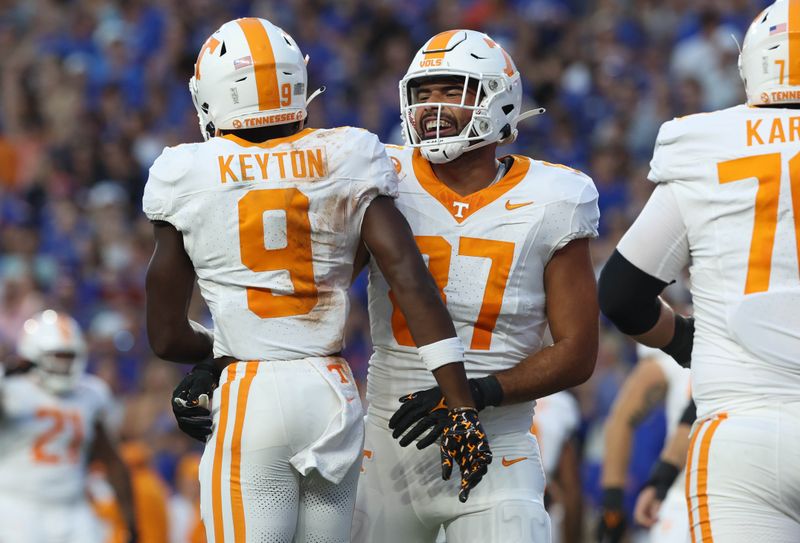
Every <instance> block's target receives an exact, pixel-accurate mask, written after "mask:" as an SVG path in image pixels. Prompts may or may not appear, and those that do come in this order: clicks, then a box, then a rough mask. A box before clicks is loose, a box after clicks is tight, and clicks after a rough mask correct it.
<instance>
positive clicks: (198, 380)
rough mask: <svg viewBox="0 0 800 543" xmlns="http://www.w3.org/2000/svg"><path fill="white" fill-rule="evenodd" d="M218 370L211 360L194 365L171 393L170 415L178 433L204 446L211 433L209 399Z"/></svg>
mask: <svg viewBox="0 0 800 543" xmlns="http://www.w3.org/2000/svg"><path fill="white" fill-rule="evenodd" d="M219 376H220V371H219V370H218V369H217V368H216V366H215V365H214V362H213V361H211V360H207V361H203V362H200V363H199V364H197V365H196V366H195V367H194V368H192V370H191V371H190V372H189V373H187V374H186V375H185V376H184V377H183V379H182V380H181V382H180V383H178V386H177V387H175V390H174V391H173V392H172V413H173V414H174V415H175V420H177V421H178V428H180V429H181V431H182V432H183V433H184V434H186V435H188V436H190V437H193V438H194V439H196V440H198V441H202V442H204V443H205V441H206V439H207V438H208V436H209V435H210V434H211V422H212V420H211V410H210V399H211V396H212V394H213V392H214V389H215V388H217V383H218V382H219Z"/></svg>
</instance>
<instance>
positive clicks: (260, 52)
mask: <svg viewBox="0 0 800 543" xmlns="http://www.w3.org/2000/svg"><path fill="white" fill-rule="evenodd" d="M306 61H307V59H305V58H304V57H303V54H302V53H301V52H300V48H299V47H298V46H297V44H296V43H295V41H294V39H292V37H291V36H290V35H289V34H287V33H286V32H284V31H283V30H281V29H280V28H278V27H277V26H275V25H274V24H272V23H270V22H269V21H267V20H266V19H259V18H255V17H248V18H244V19H236V20H233V21H228V22H227V23H225V24H224V25H222V26H221V27H219V30H217V31H216V32H214V33H213V34H212V35H211V36H210V37H209V38H208V39H207V40H206V42H205V44H203V47H202V49H200V54H199V55H198V56H197V62H196V63H195V65H194V76H192V78H191V79H190V80H189V92H191V94H192V101H193V102H194V107H195V109H196V110H197V116H198V118H199V120H200V130H201V132H202V133H203V137H204V138H205V139H208V138H210V137H213V136H214V135H215V133H216V131H217V130H240V129H246V128H258V127H262V126H274V125H279V124H287V123H294V122H297V121H302V120H303V119H305V117H306V106H307V105H308V102H310V101H311V100H312V99H313V98H314V97H315V96H316V95H317V94H319V92H321V91H317V92H315V93H314V94H313V95H312V96H311V98H309V99H306V86H307V83H308V75H307V72H306Z"/></svg>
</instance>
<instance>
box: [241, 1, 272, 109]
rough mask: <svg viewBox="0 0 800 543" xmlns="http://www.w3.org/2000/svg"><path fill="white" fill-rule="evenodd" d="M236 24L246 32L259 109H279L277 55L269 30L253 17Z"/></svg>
mask: <svg viewBox="0 0 800 543" xmlns="http://www.w3.org/2000/svg"><path fill="white" fill-rule="evenodd" d="M236 22H237V23H238V24H239V26H240V27H241V29H242V31H243V32H244V37H245V39H246V40H247V46H248V47H249V48H250V55H251V56H252V57H253V69H254V71H255V76H256V89H257V90H258V109H259V110H262V111H265V110H270V109H279V108H280V105H281V98H280V92H279V90H278V72H276V71H275V54H274V53H273V51H272V44H271V43H270V41H269V35H267V30H266V29H265V28H264V25H262V24H261V21H259V20H258V19H256V18H253V17H248V18H246V19H239V20H237V21H236Z"/></svg>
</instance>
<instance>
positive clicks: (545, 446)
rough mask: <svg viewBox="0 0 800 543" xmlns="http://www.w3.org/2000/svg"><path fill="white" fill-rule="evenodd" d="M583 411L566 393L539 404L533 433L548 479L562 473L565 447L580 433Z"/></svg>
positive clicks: (538, 401)
mask: <svg viewBox="0 0 800 543" xmlns="http://www.w3.org/2000/svg"><path fill="white" fill-rule="evenodd" d="M580 423H581V411H580V407H579V406H578V402H577V400H576V399H575V397H574V396H573V395H572V394H570V393H569V392H567V391H566V390H562V391H561V392H556V393H555V394H551V395H550V396H545V397H544V398H539V399H538V400H536V415H535V416H534V417H533V424H532V425H531V433H532V434H533V435H535V436H536V440H537V441H538V443H539V451H540V452H541V454H542V467H544V473H545V475H546V476H547V478H548V479H549V478H552V477H554V476H555V474H556V470H557V469H558V462H559V460H560V459H561V451H562V450H563V449H564V445H565V444H566V443H567V441H569V440H570V438H571V437H572V436H573V435H574V434H575V432H577V431H578V426H579V425H580Z"/></svg>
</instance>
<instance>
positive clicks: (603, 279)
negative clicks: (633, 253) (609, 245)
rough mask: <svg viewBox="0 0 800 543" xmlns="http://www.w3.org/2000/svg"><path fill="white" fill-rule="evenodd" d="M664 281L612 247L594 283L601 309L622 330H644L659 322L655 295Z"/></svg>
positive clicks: (662, 287)
mask: <svg viewBox="0 0 800 543" xmlns="http://www.w3.org/2000/svg"><path fill="white" fill-rule="evenodd" d="M667 285H668V283H665V282H664V281H662V280H661V279H657V278H655V277H653V276H652V275H650V274H648V273H645V272H643V271H642V270H640V269H639V268H637V267H636V266H634V265H633V264H631V263H630V262H629V261H628V259H626V258H625V257H624V256H622V255H621V254H620V252H619V251H617V250H615V251H614V254H612V255H611V258H609V259H608V262H606V265H605V266H603V271H602V272H600V281H599V283H598V285H597V290H598V294H599V298H600V310H601V311H602V312H603V314H604V315H605V316H606V318H608V320H610V321H611V322H613V323H614V325H615V326H616V327H617V328H619V331H620V332H622V333H623V334H627V335H630V336H635V335H638V334H643V333H645V332H647V331H648V330H650V329H652V328H653V326H655V325H656V323H657V322H658V317H659V315H660V314H661V303H660V302H659V300H658V296H659V294H661V291H663V290H664V288H665V287H666V286H667Z"/></svg>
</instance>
